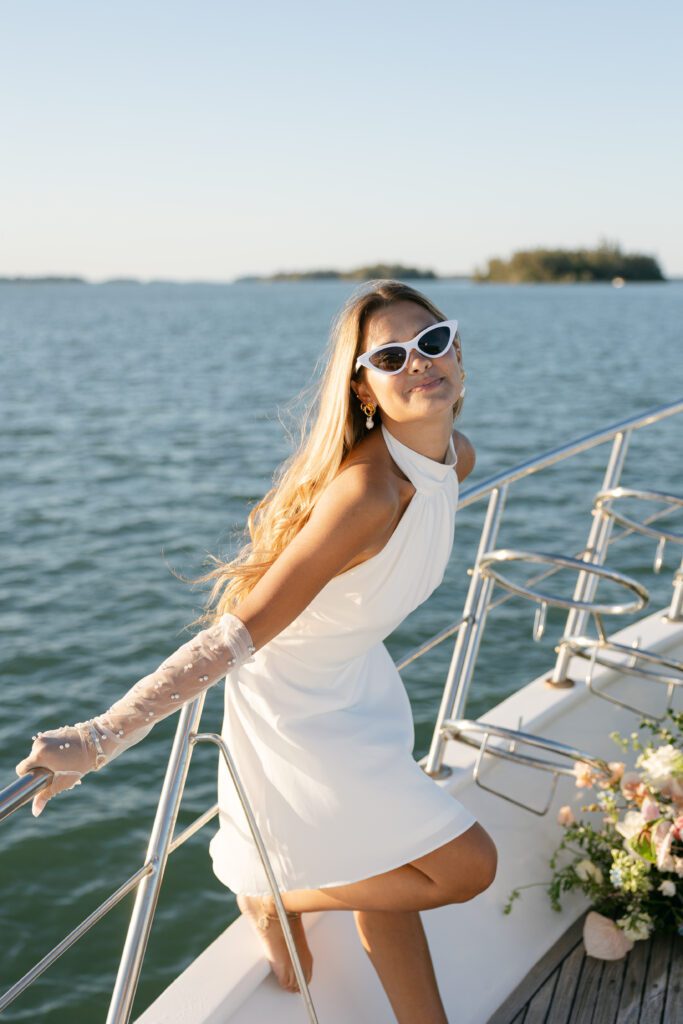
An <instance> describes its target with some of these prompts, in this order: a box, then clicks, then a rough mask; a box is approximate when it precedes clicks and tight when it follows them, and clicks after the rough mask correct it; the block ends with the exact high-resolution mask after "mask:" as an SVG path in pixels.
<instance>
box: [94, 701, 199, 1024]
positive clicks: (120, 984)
mask: <svg viewBox="0 0 683 1024" xmlns="http://www.w3.org/2000/svg"><path fill="white" fill-rule="evenodd" d="M205 697H206V690H204V691H203V692H202V693H200V694H199V696H197V697H196V698H195V699H194V700H193V701H190V702H188V703H187V704H185V705H184V706H183V707H182V708H181V710H180V720H179V722H178V727H177V729H176V734H175V739H174V741H173V748H172V750H171V757H170V759H169V762H168V767H167V769H166V776H165V778H164V784H163V787H162V790H161V796H160V797H159V804H158V806H157V812H156V815H155V817H154V825H153V827H152V832H151V835H150V838H149V843H148V846H147V853H146V855H145V862H146V863H147V862H149V863H151V864H152V871H151V872H150V873H149V874H147V875H146V876H145V877H144V878H143V879H142V881H141V882H140V885H139V886H138V890H137V893H136V895H135V905H134V907H133V913H132V914H131V919H130V922H129V925H128V932H127V934H126V941H125V945H124V947H123V953H122V955H121V962H120V963H119V969H118V972H117V975H116V981H115V983H114V990H113V992H112V997H111V1002H110V1004H109V1012H108V1014H107V1020H106V1024H128V1021H129V1020H130V1014H131V1011H132V1008H133V1000H134V998H135V992H136V990H137V987H138V982H139V980H140V971H141V970H142V961H143V959H144V956H145V951H146V949H147V943H148V941H149V935H150V932H151V930H152V921H153V918H154V912H155V910H156V905H157V901H158V899H159V890H160V888H161V883H162V880H163V877H164V871H165V869H166V862H167V860H168V856H169V852H170V846H171V840H172V838H173V830H174V829H175V823H176V820H177V818H178V810H179V809H180V801H181V799H182V795H183V790H184V788H185V780H186V778H187V772H188V769H189V766H190V758H191V756H192V750H193V746H192V743H191V736H192V735H193V733H194V731H195V729H196V727H197V725H198V724H199V720H200V718H201V714H202V708H203V706H204V699H205Z"/></svg>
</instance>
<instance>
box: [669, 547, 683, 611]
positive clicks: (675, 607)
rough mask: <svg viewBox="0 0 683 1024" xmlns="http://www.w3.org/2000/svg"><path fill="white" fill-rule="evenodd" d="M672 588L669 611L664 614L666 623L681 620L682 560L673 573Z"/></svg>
mask: <svg viewBox="0 0 683 1024" xmlns="http://www.w3.org/2000/svg"><path fill="white" fill-rule="evenodd" d="M673 588H674V592H673V595H672V597H671V604H670V605H669V610H668V612H667V613H666V619H667V621H668V622H680V621H681V619H683V558H682V559H681V564H680V565H679V567H678V569H677V570H676V572H675V573H674V578H673Z"/></svg>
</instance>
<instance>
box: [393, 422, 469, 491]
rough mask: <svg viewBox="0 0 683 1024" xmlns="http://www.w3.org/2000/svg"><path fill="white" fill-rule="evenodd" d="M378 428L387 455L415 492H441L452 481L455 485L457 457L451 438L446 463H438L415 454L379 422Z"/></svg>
mask: <svg viewBox="0 0 683 1024" xmlns="http://www.w3.org/2000/svg"><path fill="white" fill-rule="evenodd" d="M380 427H381V429H382V436H383V437H384V441H385V443H386V446H387V448H388V449H389V454H390V455H391V457H392V459H393V460H394V462H395V463H396V465H397V466H398V467H399V469H401V470H402V471H403V472H404V473H405V475H406V476H407V477H408V479H409V480H410V482H411V484H412V485H413V487H415V489H416V490H417V491H423V492H425V493H431V492H433V491H437V490H441V488H443V487H444V486H445V485H448V484H449V483H450V482H451V481H452V480H455V481H456V484H457V475H456V472H455V469H454V466H455V465H456V463H457V461H458V456H457V453H456V450H455V445H454V444H453V437H452V436H451V437H450V438H449V439H448V451H447V452H446V461H445V462H439V461H438V460H437V459H430V458H429V456H428V455H423V454H422V452H417V451H415V449H414V448H409V447H408V445H407V444H404V443H403V442H402V441H399V439H398V438H397V437H394V435H393V434H392V433H391V432H390V431H389V430H387V428H386V427H385V425H384V423H382V422H381V421H380Z"/></svg>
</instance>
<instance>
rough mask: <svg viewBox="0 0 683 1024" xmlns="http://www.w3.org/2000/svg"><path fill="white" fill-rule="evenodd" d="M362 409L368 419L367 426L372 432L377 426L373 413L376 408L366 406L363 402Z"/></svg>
mask: <svg viewBox="0 0 683 1024" xmlns="http://www.w3.org/2000/svg"><path fill="white" fill-rule="evenodd" d="M360 407H361V409H362V410H363V412H364V413H365V415H366V416H367V419H366V421H365V426H366V427H367V428H368V430H372V428H373V427H374V425H375V421H374V420H373V418H372V416H373V413H374V411H375V408H376V406H374V405H364V404H363V402H361V403H360Z"/></svg>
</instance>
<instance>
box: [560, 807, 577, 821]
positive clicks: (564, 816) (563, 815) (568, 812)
mask: <svg viewBox="0 0 683 1024" xmlns="http://www.w3.org/2000/svg"><path fill="white" fill-rule="evenodd" d="M575 821H576V818H575V817H574V812H573V811H572V809H571V807H570V806H569V804H564V806H562V807H560V809H559V811H558V812H557V824H558V825H573V824H574V822H575Z"/></svg>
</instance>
